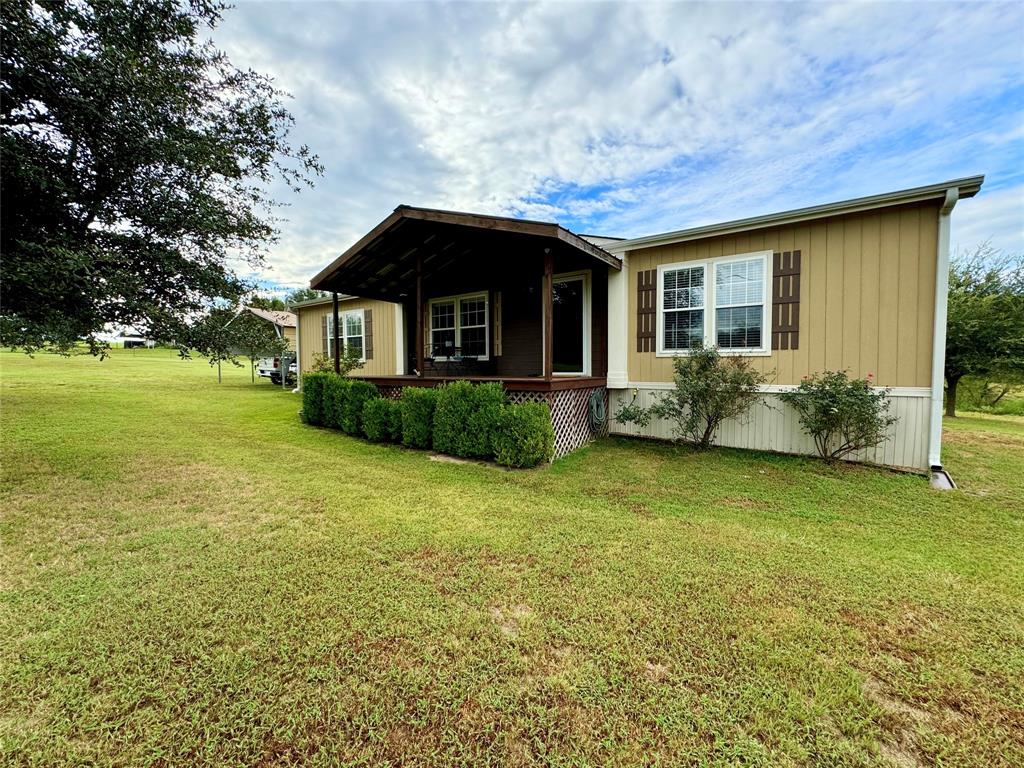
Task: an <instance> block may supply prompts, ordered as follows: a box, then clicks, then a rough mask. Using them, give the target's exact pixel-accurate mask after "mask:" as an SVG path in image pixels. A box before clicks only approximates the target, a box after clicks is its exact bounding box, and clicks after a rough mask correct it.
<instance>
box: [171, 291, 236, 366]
mask: <svg viewBox="0 0 1024 768" xmlns="http://www.w3.org/2000/svg"><path fill="white" fill-rule="evenodd" d="M234 317H235V311H234V310H233V309H225V308H222V307H215V308H213V309H211V310H209V311H208V312H206V313H205V314H203V315H201V316H199V317H197V318H195V319H194V320H193V321H192V322H191V323H189V325H187V326H186V327H185V328H184V330H183V331H182V333H181V341H180V346H179V354H180V355H181V357H182V358H184V359H186V360H187V359H189V358H190V357H191V353H192V352H198V353H199V354H200V355H202V356H203V357H205V358H206V359H207V360H209V361H210V365H211V366H213V365H216V366H217V382H218V383H220V382H221V364H222V363H224V362H230V363H231V364H232V365H241V363H239V362H238V359H237V357H236V355H235V340H234V338H233V336H232V333H233V332H232V330H231V326H230V322H231V321H232V319H234Z"/></svg>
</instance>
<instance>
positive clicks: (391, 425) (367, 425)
mask: <svg viewBox="0 0 1024 768" xmlns="http://www.w3.org/2000/svg"><path fill="white" fill-rule="evenodd" d="M363 434H364V435H366V437H367V438H368V439H370V440H373V441H374V442H375V443H399V442H401V441H402V404H401V403H400V402H399V401H398V400H388V399H386V398H383V397H375V398H373V399H372V400H367V401H366V402H365V403H364V404H363Z"/></svg>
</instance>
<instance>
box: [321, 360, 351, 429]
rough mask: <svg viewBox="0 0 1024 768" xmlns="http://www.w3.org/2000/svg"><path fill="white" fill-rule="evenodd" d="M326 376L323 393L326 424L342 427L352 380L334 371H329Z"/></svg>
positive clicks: (335, 427)
mask: <svg viewBox="0 0 1024 768" xmlns="http://www.w3.org/2000/svg"><path fill="white" fill-rule="evenodd" d="M326 376H327V378H326V379H325V380H324V394H323V403H324V405H323V408H324V426H325V427H330V428H331V429H341V420H342V418H343V415H344V411H345V402H346V401H347V400H348V388H349V387H350V386H352V382H351V381H350V380H348V379H346V378H345V377H344V376H338V375H337V374H334V373H328V374H326Z"/></svg>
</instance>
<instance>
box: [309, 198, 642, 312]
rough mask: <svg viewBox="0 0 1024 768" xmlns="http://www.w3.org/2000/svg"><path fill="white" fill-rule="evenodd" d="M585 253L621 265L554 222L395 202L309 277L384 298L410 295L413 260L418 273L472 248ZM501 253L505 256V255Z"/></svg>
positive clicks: (319, 284)
mask: <svg viewBox="0 0 1024 768" xmlns="http://www.w3.org/2000/svg"><path fill="white" fill-rule="evenodd" d="M545 248H548V249H550V250H551V253H552V254H554V255H555V256H556V257H557V256H558V255H559V254H572V255H576V256H580V255H583V256H586V257H590V258H593V259H596V260H597V261H599V262H601V263H603V264H606V265H608V267H610V268H611V269H621V268H622V262H621V261H620V260H619V259H618V258H617V257H615V256H612V255H611V254H610V253H608V252H607V251H605V250H603V249H602V248H600V247H598V246H596V245H594V244H593V243H590V242H588V241H586V240H584V239H583V238H581V237H579V236H578V235H574V234H573V233H572V232H570V231H569V230H567V229H565V228H563V227H560V226H559V225H558V224H551V223H546V222H540V221H528V220H524V219H510V218H505V217H501V216H483V215H479V214H474V213H458V212H455V211H438V210H433V209H428V208H413V207H410V206H407V205H400V206H398V207H397V208H396V209H395V210H394V212H393V213H392V214H391V215H390V216H388V217H387V218H386V219H384V221H382V222H381V223H380V224H378V225H377V226H376V227H374V228H373V229H372V230H370V232H368V233H367V234H366V235H364V236H363V237H362V238H361V239H360V240H359V242H357V243H356V244H355V245H353V246H352V247H351V248H349V249H348V250H347V251H345V252H344V253H343V254H341V256H339V257H338V258H337V259H335V260H334V261H333V262H332V263H331V264H330V265H329V266H328V267H327V268H326V269H324V270H323V271H321V272H320V273H319V274H318V275H317V276H316V277H314V278H313V279H312V280H311V281H310V287H312V288H315V289H317V290H322V291H337V292H339V293H347V294H352V295H356V296H365V297H367V298H373V299H383V300H385V301H401V300H402V299H403V298H405V297H407V296H409V295H410V293H411V291H412V289H413V287H414V286H415V280H416V264H417V260H419V261H420V263H421V265H422V271H423V277H424V278H425V279H427V278H429V277H430V275H431V274H434V273H437V272H442V271H443V270H445V269H446V268H447V267H449V266H451V265H452V264H454V263H455V262H456V261H458V260H459V259H462V258H465V257H467V256H470V255H471V254H473V253H474V252H477V253H480V254H482V255H486V254H488V253H490V254H508V253H522V254H523V255H527V254H529V253H530V252H531V251H532V252H535V253H537V254H538V256H539V255H542V254H543V252H544V249H545ZM501 258H510V257H508V256H507V255H503V256H501Z"/></svg>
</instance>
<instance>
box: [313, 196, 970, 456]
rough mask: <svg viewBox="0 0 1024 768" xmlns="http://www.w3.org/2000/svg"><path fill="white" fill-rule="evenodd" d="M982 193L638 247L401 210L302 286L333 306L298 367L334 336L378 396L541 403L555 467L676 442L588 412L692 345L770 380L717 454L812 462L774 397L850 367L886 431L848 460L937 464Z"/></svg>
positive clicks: (511, 223) (653, 385)
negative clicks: (953, 263)
mask: <svg viewBox="0 0 1024 768" xmlns="http://www.w3.org/2000/svg"><path fill="white" fill-rule="evenodd" d="M983 181H984V177H982V176H976V177H970V178H964V179H957V180H954V181H949V182H944V183H940V184H933V185H930V186H926V187H918V188H914V189H907V190H902V191H898V192H892V193H888V194H882V195H875V196H872V197H864V198H858V199H854V200H846V201H842V202H838V203H831V204H827V205H819V206H814V207H810V208H802V209H799V210H793V211H786V212H783V213H777V214H771V215H767V216H758V217H755V218H749V219H742V220H738V221H731V222H726V223H723V224H714V225H709V226H703V227H696V228H692V229H685V230H679V231H675V232H667V233H664V234H658V235H650V236H646V237H638V238H632V239H615V238H605V237H590V236H581V235H576V234H573V233H572V232H570V231H568V230H566V229H565V228H563V227H561V226H559V225H557V224H552V223H546V222H537V221H526V220H522V219H510V218H503V217H499V216H483V215H478V214H471V213H458V212H453V211H439V210H430V209H424V208H414V207H410V206H399V207H398V208H396V209H395V210H394V212H393V213H392V214H391V215H390V216H388V217H387V218H386V219H384V221H382V222H381V223H380V224H378V225H377V226H376V227H374V228H373V230H371V231H370V232H369V233H367V234H366V235H365V236H364V237H363V238H361V239H360V240H359V241H358V242H357V243H355V244H354V245H353V246H352V247H351V248H349V249H348V250H347V251H345V252H344V253H343V254H341V255H340V256H339V257H338V258H337V259H335V260H334V261H333V262H332V263H331V264H329V265H328V266H327V267H325V268H324V269H323V270H322V271H321V272H320V273H319V274H318V275H316V276H315V277H314V278H313V279H312V281H311V283H310V284H311V286H312V287H313V288H316V289H319V290H324V291H329V292H332V293H333V298H332V299H325V300H321V301H317V302H307V303H306V306H301V305H300V306H299V307H297V312H298V314H299V346H300V359H301V360H302V361H303V362H302V366H303V368H302V369H303V370H308V366H307V364H306V361H307V360H308V359H309V358H308V357H307V355H306V353H305V351H301V350H302V348H303V347H304V346H305V345H307V344H308V345H309V347H311V348H315V349H316V350H318V351H321V352H324V353H327V352H330V354H331V355H333V354H334V350H335V349H337V348H338V347H337V345H335V344H334V342H333V338H334V333H333V329H334V328H335V327H340V328H342V329H343V334H344V335H343V337H340V338H342V339H343V340H342V343H353V340H354V339H356V338H359V339H360V341H359V342H358V343H360V344H362V345H363V349H364V352H365V355H366V358H367V363H368V364H367V367H366V368H365V369H363V370H360V371H358V375H359V376H360V377H362V378H366V379H369V380H370V381H373V382H374V383H375V384H376V385H377V386H378V387H379V388H380V389H381V391H382V393H383V394H385V395H386V396H397V395H398V394H399V393H400V392H401V390H402V388H403V387H407V386H436V385H437V384H440V383H443V382H445V381H448V380H452V379H471V380H474V381H487V380H499V381H502V382H503V383H504V385H505V387H506V389H507V391H508V392H509V396H510V398H511V399H512V400H513V401H523V400H542V401H545V402H547V403H549V405H550V406H551V409H552V421H553V423H554V426H555V432H556V455H564V454H565V453H568V452H569V451H571V450H573V449H574V448H576V447H578V446H580V445H582V444H584V443H585V442H587V441H588V440H589V439H591V437H592V436H593V435H594V434H596V433H600V432H602V431H603V430H605V429H608V430H610V431H611V432H612V433H615V434H630V435H640V436H647V437H659V438H667V437H670V436H671V425H669V424H667V423H652V424H651V425H650V426H648V427H646V428H643V429H641V428H637V427H633V426H625V425H621V424H618V423H617V422H615V421H614V420H609V421H608V422H604V421H602V420H601V419H600V418H599V417H600V415H601V412H602V410H603V409H602V408H601V407H600V406H601V405H604V406H606V408H607V409H608V410H609V411H610V412H611V413H613V414H614V413H615V411H616V410H617V409H618V407H619V406H620V405H621V404H623V403H627V402H630V401H632V400H633V399H634V398H637V399H638V400H639V401H640V402H641V403H642V404H647V403H650V402H651V401H652V399H653V398H655V397H657V395H658V393H659V392H661V391H664V390H666V389H669V388H670V387H671V386H672V373H673V367H672V358H673V357H674V356H676V355H685V354H686V353H687V350H688V349H689V348H690V346H691V345H692V344H693V343H694V342H695V341H697V340H702V341H704V342H705V343H706V344H715V345H717V346H718V347H719V349H720V351H721V352H722V353H723V354H730V355H744V356H747V357H749V358H750V360H751V362H752V363H753V364H754V365H755V366H756V367H757V368H758V369H759V370H761V371H762V372H763V373H765V374H766V376H767V377H768V379H769V381H770V382H771V383H770V384H768V385H766V386H765V387H764V393H765V398H764V404H763V405H762V406H757V407H755V408H754V409H753V410H752V411H751V412H750V413H749V414H748V415H747V416H746V417H744V418H742V419H740V420H736V421H733V422H729V423H727V424H725V425H723V427H722V429H721V430H720V432H719V435H718V436H717V442H718V443H719V444H722V445H729V446H738V447H743V448H754V449H763V450H772V451H781V452H787V453H812V452H813V445H812V443H811V441H810V439H809V438H808V437H807V436H805V435H804V434H803V433H802V432H801V430H800V428H799V424H798V423H797V420H796V418H795V415H794V414H793V413H792V411H791V410H789V409H787V408H786V407H785V406H783V405H782V404H781V402H780V401H779V400H778V397H777V396H778V393H779V392H781V391H784V390H786V389H790V388H793V387H795V386H796V385H797V384H799V382H800V380H801V378H802V377H804V376H808V375H811V374H813V373H815V372H820V371H825V370H839V369H844V370H847V371H849V372H850V373H851V374H852V375H854V376H858V377H864V376H867V375H868V374H871V375H872V376H873V379H874V381H875V382H876V383H877V385H878V386H879V387H885V388H888V389H889V390H890V395H891V398H892V413H893V414H894V415H896V416H897V417H898V422H897V423H896V425H895V426H894V427H893V428H892V430H891V434H890V436H889V439H888V440H887V441H886V442H885V443H884V444H882V445H880V446H878V447H877V448H875V449H872V450H870V451H868V452H866V454H865V455H864V456H861V457H859V458H861V459H863V460H867V461H872V462H876V463H879V464H886V465H890V466H896V467H904V468H911V469H917V470H926V469H928V468H929V467H939V466H941V456H940V446H941V433H942V421H941V413H942V384H943V376H942V368H943V357H944V351H945V319H946V291H947V279H948V263H949V224H950V215H951V212H952V210H953V207H954V205H955V204H956V202H957V201H958V200H959V199H961V198H968V197H973V196H974V195H976V194H977V193H978V191H979V190H980V188H981V185H982V183H983ZM357 296H358V297H360V298H355V297H357ZM335 318H337V320H335ZM371 363H372V366H371Z"/></svg>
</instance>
